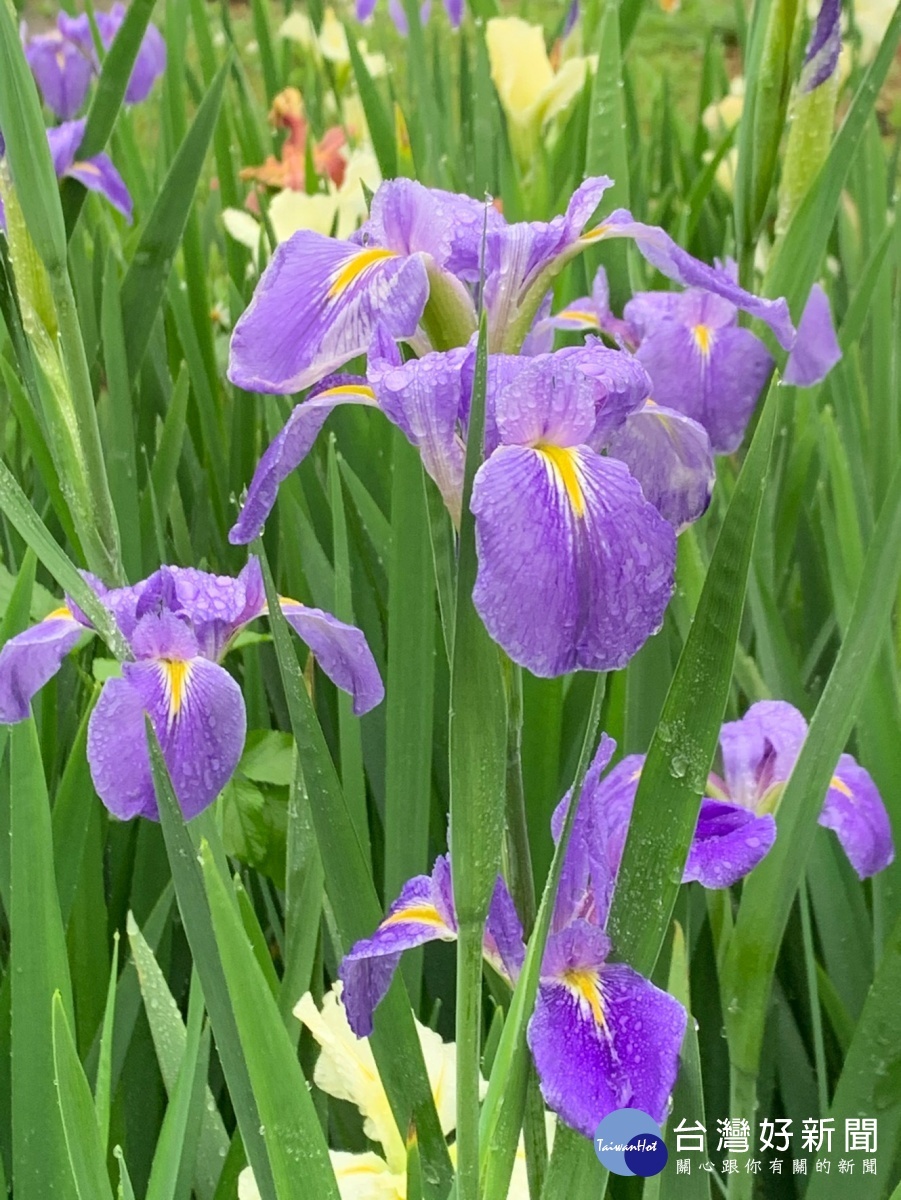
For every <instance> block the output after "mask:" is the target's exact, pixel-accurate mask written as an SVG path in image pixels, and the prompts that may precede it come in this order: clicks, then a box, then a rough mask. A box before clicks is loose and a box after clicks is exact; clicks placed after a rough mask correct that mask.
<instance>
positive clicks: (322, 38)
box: [278, 7, 386, 79]
mask: <svg viewBox="0 0 901 1200" xmlns="http://www.w3.org/2000/svg"><path fill="white" fill-rule="evenodd" d="M278 32H279V37H283V38H288V39H289V40H290V41H292V42H298V43H299V44H300V45H301V46H303V47H304V48H305V49H306V50H312V51H313V52H314V53H316V54H319V55H320V57H322V58H325V59H327V60H328V61H329V62H331V63H335V64H336V65H337V66H347V65H349V63H350V50H349V49H348V47H347V34H346V33H345V31H344V26H343V25H342V24H341V21H340V20H339V18H338V15H337V13H336V12H335V10H334V9H333V8H331V7H329V8H326V10H325V12H324V13H323V14H322V26H321V27H320V30H319V33H318V34H317V33H316V30H315V28H314V26H313V22H312V21H311V20H310V18H309V16H308V15H307V14H306V13H305V12H301V11H299V10H295V11H294V12H292V13H289V15H288V16H287V17H286V18H285V20H284V21H283V22H282V25H281V28H280V29H279V31H278ZM357 46H358V48H359V51H360V55H361V56H362V58H363V61H364V62H365V63H366V66H367V69H368V70H369V74H370V75H371V76H372V77H373V79H377V78H378V77H379V76H380V75H384V74H385V69H386V62H385V56H384V54H370V53H369V51H368V49H367V46H366V43H365V41H359V42H358V43H357Z"/></svg>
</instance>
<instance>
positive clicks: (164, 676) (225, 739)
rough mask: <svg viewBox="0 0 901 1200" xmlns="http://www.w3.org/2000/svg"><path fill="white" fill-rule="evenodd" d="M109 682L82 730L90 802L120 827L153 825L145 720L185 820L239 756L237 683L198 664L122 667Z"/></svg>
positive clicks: (241, 726) (212, 795)
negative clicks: (92, 792) (134, 821)
mask: <svg viewBox="0 0 901 1200" xmlns="http://www.w3.org/2000/svg"><path fill="white" fill-rule="evenodd" d="M176 662H177V665H176ZM122 670H123V674H122V678H118V679H110V680H108V681H107V682H106V683H105V684H104V686H103V691H102V692H101V693H100V699H99V700H98V702H97V707H96V708H95V709H94V711H93V713H92V714H91V719H90V722H89V725H88V762H89V763H90V767H91V777H92V778H93V780H94V786H95V787H96V789H97V794H98V796H99V797H100V799H101V800H102V801H103V803H104V804H105V805H106V806H107V808H108V809H109V810H110V812H112V813H113V814H114V815H115V816H117V817H119V818H120V819H122V820H129V819H130V818H131V817H135V816H145V817H149V818H150V819H151V820H157V819H158V818H159V813H158V810H157V804H156V796H155V793H154V789H153V777H152V775H151V771H150V759H149V755H148V750H147V741H146V735H145V726H144V714H145V712H146V713H147V714H148V715H149V716H150V719H151V722H152V724H153V728H154V731H155V733H156V736H157V738H158V739H159V742H160V747H161V749H162V752H163V758H164V759H165V761H166V766H167V768H168V770H169V774H170V776H171V778H172V784H173V787H174V789H175V794H176V796H177V798H178V801H179V804H180V806H181V809H182V812H183V813H184V815H185V817H186V818H187V819H190V818H191V817H195V816H196V815H197V814H198V813H199V812H202V811H203V809H205V808H206V807H208V805H210V804H212V802H213V801H214V800H215V799H216V797H217V795H218V794H219V792H220V791H221V789H222V788H223V787H224V786H225V784H226V783H227V782H228V780H229V779H230V778H231V776H232V774H233V772H234V770H235V767H236V766H237V765H238V760H239V759H240V757H241V752H242V750H243V749H244V735H245V732H246V716H245V711H244V700H243V697H242V696H241V690H240V688H239V687H238V685H237V683H235V681H234V680H233V679H232V677H231V676H230V675H229V674H228V672H227V671H225V670H223V668H222V667H220V666H217V665H216V663H212V662H208V661H207V660H206V659H204V658H192V659H190V660H187V661H184V660H181V661H177V660H168V661H164V660H160V661H152V660H144V661H142V662H137V663H125V664H124V666H123V669H122Z"/></svg>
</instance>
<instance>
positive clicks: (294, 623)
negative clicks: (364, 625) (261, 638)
mask: <svg viewBox="0 0 901 1200" xmlns="http://www.w3.org/2000/svg"><path fill="white" fill-rule="evenodd" d="M281 609H282V612H283V613H284V614H285V618H286V620H287V622H288V624H289V625H290V626H291V628H292V629H293V630H294V632H295V633H296V634H297V635H298V636H299V637H300V638H301V639H302V640H303V641H305V642H306V644H307V645H308V646H309V647H310V649H311V650H312V651H313V653H314V654H315V656H316V661H317V662H318V663H319V665H320V667H322V669H323V671H325V673H326V675H328V677H329V679H331V681H332V682H333V683H334V684H335V686H336V687H339V688H341V689H342V690H343V691H345V692H349V693H350V695H351V696H352V697H353V710H354V713H355V715H356V716H358V717H359V716H362V715H363V713H367V712H369V711H370V709H373V708H375V706H376V705H377V704H381V702H382V700H383V699H384V697H385V688H384V686H383V684H382V679H381V676H380V675H379V671H378V667H377V666H376V665H375V659H374V658H373V657H372V651H371V650H370V649H369V645H368V643H367V641H366V638H365V637H364V635H363V634H362V632H361V631H360V630H359V629H357V628H356V626H354V625H346V624H345V623H344V622H343V621H339V620H338V618H337V617H333V616H332V615H331V614H330V613H327V612H323V611H322V609H319V608H307V606H306V605H305V604H300V603H298V601H297V600H282V602H281Z"/></svg>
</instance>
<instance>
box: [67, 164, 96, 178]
mask: <svg viewBox="0 0 901 1200" xmlns="http://www.w3.org/2000/svg"><path fill="white" fill-rule="evenodd" d="M71 169H72V170H73V171H83V172H84V174H85V175H99V174H100V168H99V167H97V166H95V165H94V163H92V162H83V161H79V162H74V163H73V164H72V168H71Z"/></svg>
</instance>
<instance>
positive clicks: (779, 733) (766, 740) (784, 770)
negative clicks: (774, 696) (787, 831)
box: [720, 700, 807, 810]
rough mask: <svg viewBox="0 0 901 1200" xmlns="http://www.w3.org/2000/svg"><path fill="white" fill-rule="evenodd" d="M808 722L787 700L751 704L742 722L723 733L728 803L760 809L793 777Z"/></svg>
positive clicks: (729, 724)
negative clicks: (776, 788)
mask: <svg viewBox="0 0 901 1200" xmlns="http://www.w3.org/2000/svg"><path fill="white" fill-rule="evenodd" d="M806 737H807V722H806V721H805V720H804V718H803V717H802V716H801V714H800V713H799V712H798V710H797V709H796V708H794V707H793V705H791V704H787V703H786V702H785V701H784V700H761V701H759V702H758V703H757V704H752V705H751V707H750V708H749V709H748V711H747V712H746V713H745V715H744V716H743V717H742V719H741V720H740V721H728V722H727V723H726V724H725V725H724V726H723V728H722V730H721V731H720V750H721V751H722V755H723V769H724V774H725V779H726V785H727V789H728V795H729V799H730V800H732V801H733V802H734V803H736V804H741V805H743V806H744V807H745V808H751V809H755V810H756V809H757V808H758V806H759V804H760V802H761V801H762V799H763V797H764V795H765V794H766V793H767V791H768V790H769V789H770V788H771V787H773V786H774V785H776V784H780V783H784V782H785V781H786V779H788V777H789V775H790V774H791V771H792V767H793V766H794V765H795V760H796V759H797V757H798V755H799V753H800V752H801V747H802V745H803V744H804V739H805V738H806Z"/></svg>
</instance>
